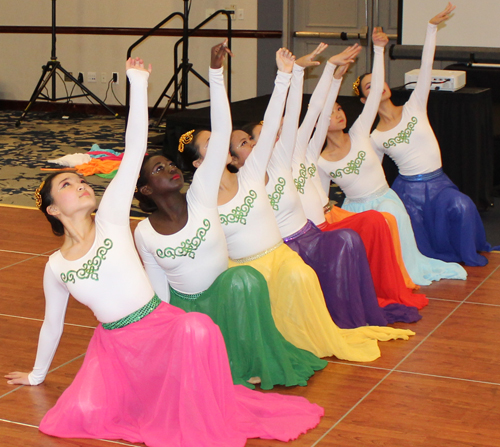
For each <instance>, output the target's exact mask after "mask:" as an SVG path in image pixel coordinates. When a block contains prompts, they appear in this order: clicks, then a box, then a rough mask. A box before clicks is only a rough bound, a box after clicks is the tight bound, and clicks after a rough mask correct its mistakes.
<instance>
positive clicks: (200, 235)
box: [135, 43, 326, 389]
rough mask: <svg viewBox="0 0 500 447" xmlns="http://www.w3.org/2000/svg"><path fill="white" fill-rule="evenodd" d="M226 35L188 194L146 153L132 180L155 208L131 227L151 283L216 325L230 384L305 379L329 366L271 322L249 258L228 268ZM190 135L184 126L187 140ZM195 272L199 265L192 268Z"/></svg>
mask: <svg viewBox="0 0 500 447" xmlns="http://www.w3.org/2000/svg"><path fill="white" fill-rule="evenodd" d="M226 51H228V50H227V46H226V43H224V44H220V45H218V46H216V47H214V48H213V49H212V61H211V68H210V74H209V79H210V96H211V98H210V107H211V115H212V132H211V133H210V132H208V131H207V132H203V133H202V134H201V135H200V138H205V139H207V140H208V137H209V136H210V139H209V141H208V147H207V152H206V156H205V159H204V161H203V164H202V165H201V167H200V168H199V169H198V170H197V171H196V172H195V174H194V177H193V182H192V183H191V186H190V188H189V190H188V192H187V194H183V193H181V189H182V187H183V186H184V179H183V176H182V172H181V171H180V170H179V169H178V168H177V167H176V166H175V165H174V164H173V163H172V162H171V161H170V160H168V159H166V158H165V157H163V156H161V155H158V156H150V157H147V158H146V159H145V160H144V162H143V164H142V168H141V173H140V176H139V180H138V182H137V190H138V191H137V192H136V198H137V199H138V200H139V205H140V206H141V208H142V209H143V210H144V211H146V212H151V211H152V210H153V213H152V214H151V215H150V216H149V218H148V219H146V220H143V221H142V222H140V223H139V225H138V226H137V228H136V230H135V240H136V245H137V248H138V250H139V254H140V255H141V258H142V260H143V263H144V266H145V267H146V272H147V273H148V276H149V278H150V280H151V284H152V285H153V288H154V290H155V291H156V293H157V294H158V295H159V297H160V298H161V299H163V300H168V292H169V284H170V304H173V305H174V306H177V307H180V308H181V309H184V310H185V311H187V312H191V311H197V312H202V313H205V314H207V315H209V316H210V317H211V318H212V320H213V321H214V322H215V323H216V324H217V325H218V326H219V327H220V329H221V332H222V335H223V336H224V340H225V342H226V347H227V351H228V357H229V364H230V366H231V372H232V375H233V381H234V383H235V384H241V385H245V386H248V387H251V388H254V386H253V385H251V384H250V383H248V382H249V381H250V382H251V383H258V382H260V383H261V388H263V389H271V388H272V387H273V385H285V386H294V385H303V386H304V385H307V380H308V379H309V377H311V376H312V375H313V374H314V371H315V370H319V369H322V368H324V367H325V366H326V362H325V361H324V360H320V359H318V358H317V357H316V356H315V355H313V354H311V353H310V352H307V351H304V350H301V349H298V348H296V347H295V346H293V345H292V344H291V343H289V342H287V341H286V340H285V339H284V338H283V336H282V335H281V334H280V332H279V331H278V330H277V329H276V326H275V324H274V321H273V317H272V314H271V304H270V302H269V292H268V289H267V283H266V280H265V279H264V277H263V276H262V275H261V274H260V273H259V272H258V271H257V270H255V269H253V268H251V267H247V266H242V267H237V268H232V269H228V253H227V246H226V239H225V237H224V231H223V230H222V226H221V224H220V221H219V213H218V211H217V194H218V191H219V183H220V179H221V176H222V171H223V170H224V168H225V166H226V164H227V158H228V152H227V146H228V145H229V137H230V135H231V114H230V110H229V103H228V100H227V95H226V91H225V88H224V76H223V68H222V63H223V60H224V55H225V54H226ZM191 138H192V132H188V133H187V134H186V135H185V136H183V138H181V143H180V146H179V150H182V151H184V149H185V147H184V143H187V142H188V141H189V140H190V139H191ZM194 272H196V273H195V274H194Z"/></svg>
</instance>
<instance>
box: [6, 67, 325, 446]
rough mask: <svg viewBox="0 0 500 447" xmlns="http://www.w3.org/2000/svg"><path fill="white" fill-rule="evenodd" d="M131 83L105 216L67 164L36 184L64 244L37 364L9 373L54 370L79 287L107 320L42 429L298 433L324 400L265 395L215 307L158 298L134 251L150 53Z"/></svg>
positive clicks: (55, 257) (211, 442) (148, 439)
mask: <svg viewBox="0 0 500 447" xmlns="http://www.w3.org/2000/svg"><path fill="white" fill-rule="evenodd" d="M127 76H128V77H129V79H130V82H131V103H130V115H129V122H128V127H127V133H126V137H125V147H126V150H125V156H124V158H123V161H122V164H121V167H120V169H119V172H118V174H117V175H116V177H115V178H114V180H113V181H112V182H111V184H110V185H109V187H108V188H107V190H106V192H105V194H104V196H103V198H102V201H101V203H100V206H99V210H98V211H97V213H96V216H95V220H94V219H93V217H92V213H93V211H94V210H95V208H96V200H95V196H94V192H93V190H92V188H90V186H89V185H88V184H87V183H86V182H85V180H83V179H82V178H80V177H79V176H78V175H76V174H73V173H63V174H61V173H57V174H53V175H51V176H49V177H48V178H47V179H46V181H45V183H43V184H42V185H41V187H40V188H39V189H38V190H37V193H36V199H37V205H38V207H39V208H40V209H41V210H42V211H43V212H44V214H45V215H46V216H47V218H48V219H49V221H50V222H51V224H52V227H53V230H54V232H55V233H56V234H58V235H64V242H63V245H62V247H61V249H60V250H59V251H57V252H55V253H54V254H52V255H51V256H50V258H49V261H48V262H47V265H46V269H45V274H44V291H45V297H46V313H45V319H44V323H43V325H42V329H41V331H40V339H39V345H38V346H39V347H38V351H37V357H36V361H35V367H34V368H33V371H31V373H29V374H28V373H22V372H13V373H10V374H8V375H6V378H7V379H8V383H10V384H23V385H37V384H39V383H41V382H43V380H44V379H45V376H46V374H47V372H48V370H49V366H50V363H51V361H52V358H53V356H54V353H55V351H56V349H57V346H58V343H59V339H60V337H61V334H62V331H63V327H64V314H65V311H66V306H67V302H68V296H69V294H70V293H71V294H72V295H73V296H74V297H75V298H76V299H77V300H78V301H80V302H82V303H84V304H86V305H88V306H89V307H90V309H92V311H93V312H94V314H95V316H96V317H97V319H98V320H99V321H100V324H99V325H98V327H97V328H96V330H95V332H94V335H93V337H92V339H91V341H90V344H89V347H88V350H87V353H86V356H85V360H84V363H83V365H82V367H81V369H80V371H79V372H78V373H77V375H76V377H75V379H74V381H73V383H72V384H71V385H70V386H69V388H68V389H66V391H65V392H64V393H63V394H62V396H61V397H60V398H59V400H58V402H57V404H56V405H55V407H53V408H52V409H51V410H49V412H48V413H47V414H46V415H45V416H44V418H43V420H42V421H41V423H40V430H41V431H42V432H44V433H47V434H50V435H53V436H58V437H77V438H105V439H124V440H127V441H130V442H143V443H145V444H146V445H148V446H150V447H160V446H165V445H166V444H168V445H169V446H176V447H181V446H182V447H188V446H189V447H195V446H196V447H197V446H199V445H200V439H203V442H204V445H206V446H213V447H215V446H226V447H233V446H243V445H244V444H245V443H246V439H247V438H253V437H263V438H266V439H270V438H276V439H280V440H283V441H288V440H290V439H294V438H296V437H297V436H298V435H299V434H300V433H303V432H304V431H306V430H307V429H309V428H311V427H314V426H315V425H316V424H317V423H318V421H319V418H320V416H321V415H322V414H323V410H322V409H321V408H320V407H318V406H317V405H313V404H310V403H308V402H307V401H306V400H305V399H303V398H294V397H288V396H287V397H285V396H279V395H276V394H261V393H258V392H255V391H252V390H248V389H247V388H245V387H242V386H239V385H233V384H232V382H231V376H230V369H229V363H228V361H227V354H226V349H225V346H224V341H223V339H222V336H221V334H220V331H219V329H218V327H217V326H216V325H215V324H214V323H213V322H212V321H211V320H210V318H209V317H208V316H206V315H203V314H199V313H185V312H184V311H183V310H181V309H178V308H176V307H174V306H171V305H169V304H167V303H164V302H161V300H160V299H159V298H158V297H156V295H155V294H154V291H153V289H152V287H151V285H150V283H149V280H148V278H147V275H146V273H145V271H144V269H143V268H142V265H141V262H140V259H139V256H138V255H137V252H136V251H135V249H134V244H133V239H132V235H131V233H130V222H129V212H130V204H131V201H132V196H133V193H134V188H135V179H136V178H137V176H138V174H139V167H140V163H141V160H142V159H143V157H144V153H145V151H146V143H147V132H148V117H147V80H148V77H149V71H148V70H146V69H144V64H143V62H142V61H141V60H140V59H135V60H134V59H129V60H128V61H127Z"/></svg>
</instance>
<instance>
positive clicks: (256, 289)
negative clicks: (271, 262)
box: [170, 266, 327, 390]
mask: <svg viewBox="0 0 500 447" xmlns="http://www.w3.org/2000/svg"><path fill="white" fill-rule="evenodd" d="M170 304H172V305H174V306H177V307H180V308H181V309H184V310H185V311H186V312H200V313H204V314H206V315H208V316H209V317H210V318H212V320H213V321H214V322H215V323H216V324H217V325H218V326H219V327H220V330H221V332H222V335H223V337H224V341H225V342H226V349H227V353H228V357H229V363H230V366H231V373H232V376H233V382H234V383H235V384H239V385H245V386H246V387H248V388H255V387H254V386H253V385H251V384H249V383H248V382H247V380H248V379H250V378H251V377H260V379H261V384H260V387H261V388H262V389H264V390H270V389H272V388H273V386H274V385H284V386H295V385H301V386H305V385H307V380H308V379H309V378H310V377H311V376H312V375H313V374H314V371H317V370H320V369H323V368H324V367H325V366H326V365H327V362H326V361H325V360H321V359H319V358H318V357H316V356H315V355H314V354H312V353H310V352H309V351H305V350H303V349H299V348H297V347H295V346H294V345H292V344H291V343H290V342H288V341H286V340H285V338H284V337H283V336H282V335H281V333H280V332H279V331H278V329H276V325H275V324H274V320H273V317H272V314H271V304H270V301H269V291H268V289H267V283H266V280H265V279H264V277H263V276H262V275H261V274H260V273H259V272H258V271H257V270H255V269H254V268H253V267H248V266H241V267H234V268H231V269H229V270H226V271H225V272H223V273H222V274H221V275H219V277H218V278H217V279H216V280H215V281H214V283H213V284H212V285H211V286H210V288H209V289H207V290H205V291H204V292H202V293H197V294H194V295H185V294H182V293H180V292H177V291H176V290H174V289H172V288H170Z"/></svg>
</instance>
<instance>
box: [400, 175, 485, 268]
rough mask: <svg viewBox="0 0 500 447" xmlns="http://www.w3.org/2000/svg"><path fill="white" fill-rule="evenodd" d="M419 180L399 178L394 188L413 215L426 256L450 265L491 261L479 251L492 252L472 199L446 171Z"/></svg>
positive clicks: (412, 219)
mask: <svg viewBox="0 0 500 447" xmlns="http://www.w3.org/2000/svg"><path fill="white" fill-rule="evenodd" d="M438 174H439V173H438ZM424 175H425V174H424ZM415 177H420V176H411V177H406V176H401V175H399V176H398V177H397V178H396V180H395V181H394V184H393V185H392V189H393V190H394V191H396V193H397V194H398V196H399V198H400V199H401V200H402V201H403V203H404V205H405V207H406V211H407V212H408V214H409V216H410V219H411V224H412V227H413V231H414V233H415V239H416V241H417V245H418V249H419V250H420V251H421V252H422V253H423V254H424V255H425V256H429V257H431V258H436V259H441V260H443V261H447V262H464V263H465V265H471V266H483V265H486V264H487V263H488V260H487V259H486V258H485V257H484V256H482V255H480V254H479V253H478V252H479V251H486V252H489V251H491V245H490V244H489V243H488V242H486V233H485V231H484V226H483V222H482V221H481V217H480V216H479V212H478V211H477V207H476V205H474V202H473V201H472V200H471V199H470V197H468V196H466V195H465V194H463V193H461V192H460V191H459V189H458V188H457V186H456V185H454V184H453V182H452V181H451V180H450V179H449V178H448V176H447V175H446V174H445V173H443V172H442V170H441V173H440V174H439V175H438V176H437V177H434V178H431V179H430V180H426V181H414V180H413V179H414V178H415ZM412 180H413V181H412Z"/></svg>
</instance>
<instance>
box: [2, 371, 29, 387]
mask: <svg viewBox="0 0 500 447" xmlns="http://www.w3.org/2000/svg"><path fill="white" fill-rule="evenodd" d="M28 375H29V373H25V372H20V371H14V372H11V373H9V374H6V375H5V376H4V377H5V378H6V379H7V383H8V384H9V385H29V384H30V381H29V380H28Z"/></svg>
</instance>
